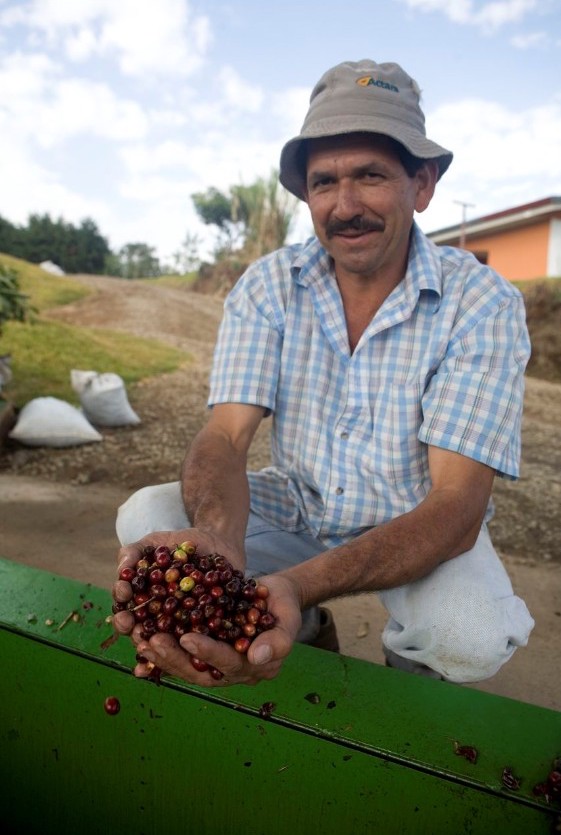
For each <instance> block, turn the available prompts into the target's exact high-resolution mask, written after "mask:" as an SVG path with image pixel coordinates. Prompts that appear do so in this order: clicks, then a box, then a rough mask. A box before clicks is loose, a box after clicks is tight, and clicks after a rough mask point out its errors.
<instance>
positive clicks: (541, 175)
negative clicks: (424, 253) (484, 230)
mask: <svg viewBox="0 0 561 835" xmlns="http://www.w3.org/2000/svg"><path fill="white" fill-rule="evenodd" d="M427 121H429V120H427ZM427 132H428V135H429V136H431V137H434V138H436V139H437V141H439V142H441V143H442V144H443V145H444V146H445V147H447V148H450V149H451V150H452V151H454V161H453V163H452V165H451V167H450V169H449V171H447V172H446V174H445V175H444V177H443V178H442V181H441V182H439V184H438V185H437V191H436V195H435V198H434V199H433V203H432V204H431V206H430V207H429V209H428V210H427V211H426V212H425V213H424V214H423V215H421V216H420V218H419V221H420V223H421V226H422V228H423V229H425V230H429V231H430V230H433V229H439V228H442V227H445V226H452V225H455V224H457V223H459V221H460V216H461V207H460V206H458V205H457V203H456V201H464V202H467V203H470V204H474V206H473V207H470V208H469V216H470V217H481V216H482V215H485V214H488V213H490V212H494V211H499V210H501V209H507V208H510V207H511V206H513V205H521V204H523V203H527V202H532V201H534V200H539V199H541V198H542V197H548V196H550V195H553V194H559V193H560V192H561V155H560V154H559V140H558V137H559V136H560V135H561V99H557V100H554V101H553V102H551V103H549V104H544V105H539V106H536V107H532V108H529V109H527V110H520V111H514V110H509V109H508V108H507V107H504V106H502V105H500V104H497V103H495V102H489V101H483V100H480V99H466V100H464V101H460V102H456V103H454V104H449V105H446V106H443V107H441V108H439V109H438V110H437V111H435V112H434V113H432V114H431V115H430V125H429V126H428V129H427Z"/></svg>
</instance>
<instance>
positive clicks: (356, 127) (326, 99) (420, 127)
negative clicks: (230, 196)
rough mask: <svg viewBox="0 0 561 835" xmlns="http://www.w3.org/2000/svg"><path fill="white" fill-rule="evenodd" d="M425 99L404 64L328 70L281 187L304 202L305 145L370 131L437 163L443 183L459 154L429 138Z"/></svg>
mask: <svg viewBox="0 0 561 835" xmlns="http://www.w3.org/2000/svg"><path fill="white" fill-rule="evenodd" d="M419 99H420V90H419V86H418V84H417V82H416V81H414V80H413V79H412V78H411V77H410V76H409V75H407V73H406V72H405V71H404V70H402V68H401V67H400V66H399V64H376V63H375V62H374V61H369V60H367V59H365V60H362V61H357V62H352V61H346V62H345V63H343V64H338V65H337V66H336V67H333V68H332V69H330V70H328V71H327V72H326V73H325V74H324V75H323V76H322V77H321V78H320V80H319V81H318V83H317V84H316V86H315V87H314V89H313V90H312V94H311V96H310V107H309V110H308V113H307V115H306V118H305V119H304V124H303V125H302V130H301V132H300V135H299V136H296V137H295V138H294V139H291V140H290V141H289V142H287V143H286V145H285V146H284V148H283V149H282V151H281V157H280V181H281V183H282V184H283V186H284V187H285V188H286V189H288V191H290V192H292V194H295V195H296V197H299V198H300V199H301V200H304V199H305V163H304V157H303V154H302V152H303V149H304V145H305V143H306V142H307V141H308V140H310V139H319V138H320V137H325V136H340V135H342V134H346V133H364V132H366V133H380V134H383V135H384V136H390V137H392V138H393V139H395V140H397V141H398V142H400V143H401V144H402V145H404V146H405V148H407V150H408V151H409V152H410V153H411V154H413V156H415V157H418V158H420V159H427V160H428V159H434V160H436V161H437V163H438V169H439V173H438V176H439V178H440V177H441V176H442V175H443V174H444V172H445V171H446V169H447V168H448V166H449V165H450V163H451V162H452V156H453V155H452V153H451V152H450V151H447V150H446V148H442V147H441V146H440V145H437V144H436V142H432V141H431V140H430V139H427V136H426V132H425V116H424V114H423V111H422V110H421V107H420V104H419Z"/></svg>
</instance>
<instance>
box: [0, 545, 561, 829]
mask: <svg viewBox="0 0 561 835" xmlns="http://www.w3.org/2000/svg"><path fill="white" fill-rule="evenodd" d="M110 608H111V600H110V595H109V592H108V591H107V590H104V589H100V588H96V587H94V586H91V585H87V584H81V583H79V582H76V581H73V580H69V579H66V578H63V577H60V576H58V575H54V574H50V573H47V572H44V571H39V570H37V569H33V568H29V567H26V566H22V565H18V564H15V563H13V562H10V561H8V560H0V663H1V667H0V776H1V784H0V785H1V791H2V797H3V804H2V814H1V817H0V823H1V829H0V831H2V832H7V833H22V834H23V835H33V833H41V835H45V833H57V835H66V833H72V835H87V833H92V834H93V833H95V835H99V834H100V833H103V834H105V833H111V834H112V833H119V835H121V833H122V835H129V833H135V834H136V835H153V834H157V835H160V833H166V835H167V833H170V835H175V833H182V834H183V833H192V835H206V834H207V833H208V835H242V834H243V835H286V833H289V835H300V833H302V835H304V833H305V834H306V835H331V833H333V835H347V833H348V835H361V833H383V835H392V834H393V833H430V835H439V833H481V835H489V833H492V835H502V833H508V835H515V833H520V835H532V834H533V833H551V832H555V831H561V829H558V828H557V827H558V826H559V818H558V815H559V809H558V808H556V806H555V805H554V804H552V803H547V802H546V800H545V799H544V798H543V797H541V796H536V795H535V794H534V792H533V788H534V786H536V785H537V784H539V783H542V782H543V781H544V780H545V779H546V778H547V775H548V774H549V772H550V771H551V768H552V763H553V761H554V760H555V759H556V758H557V757H558V756H559V755H560V754H561V714H560V713H558V712H556V711H553V710H547V709H544V708H539V707H535V706H533V705H529V704H524V703H521V702H517V701H514V700H511V699H504V698H501V697H498V696H493V695H489V694H486V693H482V692H478V691H475V690H472V689H469V688H462V687H460V686H457V685H453V684H448V683H444V682H437V681H433V680H430V679H425V678H422V677H417V676H410V675H408V674H406V673H402V672H399V671H397V670H389V669H386V668H384V667H380V666H377V665H373V664H369V663H367V662H364V661H359V660H356V659H352V658H348V657H345V656H343V655H335V654H332V653H328V652H323V651H321V650H316V649H313V648H310V647H306V646H297V647H295V649H294V651H293V653H292V655H291V656H290V658H289V659H288V660H287V662H286V663H285V665H284V668H283V670H282V672H281V674H280V676H279V677H278V678H277V679H276V680H275V681H273V682H267V683H262V684H260V685H259V686H258V687H254V688H251V687H239V686H238V687H228V688H217V689H212V690H203V689H201V688H197V687H192V686H188V685H186V684H184V683H183V682H181V681H179V680H176V679H172V678H164V679H162V681H161V683H160V684H159V685H158V684H155V683H153V682H148V681H142V680H139V679H135V678H134V676H133V675H132V674H131V668H132V666H133V664H134V651H133V648H132V646H131V645H130V643H129V641H128V640H126V639H120V640H119V641H117V642H116V643H113V644H111V645H110V646H108V647H107V648H105V649H104V648H103V647H102V644H104V642H105V641H106V639H107V638H109V637H110V636H111V632H112V630H111V625H110V623H108V622H107V615H108V614H109V612H110ZM108 696H115V697H116V698H117V699H118V700H119V702H120V705H121V709H120V711H119V713H118V714H116V715H113V716H111V715H108V714H107V713H106V712H105V710H104V701H105V699H106V697H108ZM267 702H273V703H274V708H273V710H272V712H271V714H270V716H268V717H267V716H266V715H265V716H263V715H262V713H263V711H261V712H260V708H261V706H262V705H263V704H264V703H267ZM466 749H467V750H466ZM471 749H474V750H471ZM469 753H471V754H472V755H473V756H471V757H470V756H467V754H469ZM475 753H477V757H476V760H475V762H473V761H472V760H473V758H474V756H475ZM505 769H507V772H506V774H507V775H508V774H510V775H512V777H513V778H516V782H514V783H513V782H512V781H509V780H506V783H507V785H505V778H504V774H505ZM517 781H519V786H518V787H517V785H516V783H517ZM508 785H510V788H509V787H508Z"/></svg>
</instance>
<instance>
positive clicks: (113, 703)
mask: <svg viewBox="0 0 561 835" xmlns="http://www.w3.org/2000/svg"><path fill="white" fill-rule="evenodd" d="M103 707H104V709H105V712H106V713H108V714H109V715H110V716H115V715H116V714H117V713H119V711H120V710H121V703H120V701H119V699H117V697H116V696H108V697H107V698H106V699H105V701H104V703H103Z"/></svg>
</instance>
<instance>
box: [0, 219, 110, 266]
mask: <svg viewBox="0 0 561 835" xmlns="http://www.w3.org/2000/svg"><path fill="white" fill-rule="evenodd" d="M0 251H2V252H6V253H8V254H9V255H15V256H16V257H18V258H25V260H26V261H31V262H32V263H34V264H40V263H41V262H42V261H54V263H55V264H58V266H59V267H61V268H62V269H63V270H64V271H65V272H67V273H100V272H103V268H104V263H105V258H106V257H107V256H108V255H109V254H110V252H111V250H110V248H109V244H108V243H107V240H106V239H105V238H104V237H103V235H101V233H100V232H99V229H98V228H97V225H96V224H95V222H94V221H93V220H91V218H85V219H84V220H82V221H81V223H80V225H79V226H74V225H73V224H72V223H67V222H66V221H64V220H63V219H62V218H59V219H58V220H53V219H52V218H51V216H50V215H49V214H43V215H41V214H31V215H29V218H28V222H27V226H23V227H16V226H14V225H13V224H11V223H10V222H9V221H7V220H4V219H3V218H0Z"/></svg>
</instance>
